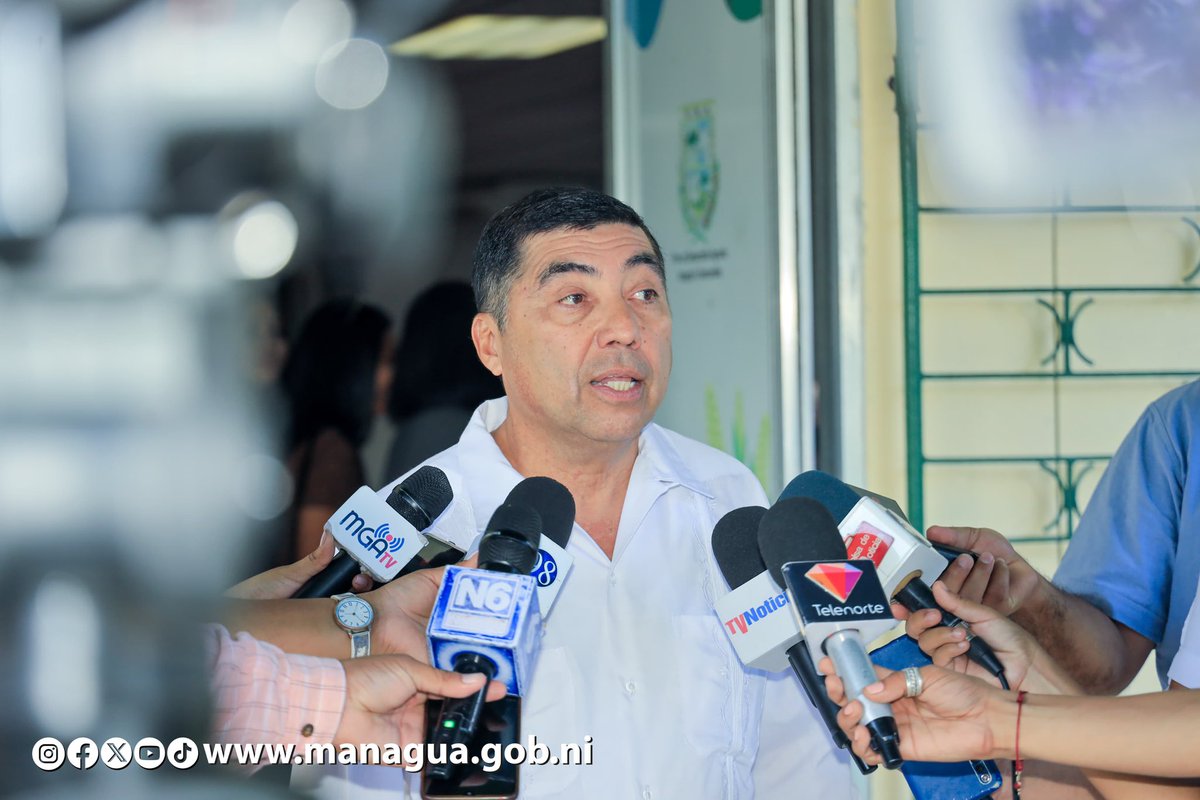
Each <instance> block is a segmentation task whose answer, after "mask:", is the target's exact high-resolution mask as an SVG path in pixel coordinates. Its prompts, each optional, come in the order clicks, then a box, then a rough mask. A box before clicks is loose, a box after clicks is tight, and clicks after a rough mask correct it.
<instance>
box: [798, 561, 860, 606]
mask: <svg viewBox="0 0 1200 800" xmlns="http://www.w3.org/2000/svg"><path fill="white" fill-rule="evenodd" d="M804 576H805V577H806V578H808V579H809V580H810V581H812V582H813V583H815V584H816V585H817V586H820V587H821V588H822V589H824V590H825V591H826V592H828V593H829V594H831V595H833V596H834V597H835V598H837V600H838V602H840V603H844V602H846V600H847V599H848V598H849V597H850V593H851V592H853V591H854V587H855V586H857V585H858V579H859V578H861V577H862V570H861V569H859V568H858V567H856V566H854V565H852V564H840V563H835V564H817V565H815V566H813V567H812V568H811V569H809V571H808V572H806V573H804Z"/></svg>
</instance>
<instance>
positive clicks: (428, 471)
mask: <svg viewBox="0 0 1200 800" xmlns="http://www.w3.org/2000/svg"><path fill="white" fill-rule="evenodd" d="M453 499H454V491H453V490H452V489H451V488H450V481H449V479H447V478H446V473H444V472H442V471H441V470H440V469H438V468H437V467H432V466H429V465H426V466H424V467H421V468H420V469H419V470H417V471H416V472H414V473H413V474H412V475H409V476H408V477H407V478H405V479H404V480H402V481H400V483H399V484H398V485H397V486H396V488H395V489H392V493H391V494H389V495H388V499H387V504H388V505H389V506H391V507H392V509H393V510H394V511H395V512H396V513H397V514H399V515H400V516H402V517H404V519H405V520H406V521H407V522H408V524H410V525H412V526H413V527H414V528H416V529H417V530H419V531H423V530H425V529H426V528H428V527H429V526H430V525H432V524H433V521H434V520H435V519H437V518H438V517H440V516H441V515H442V512H443V511H445V510H446V506H448V505H450V501H451V500H453Z"/></svg>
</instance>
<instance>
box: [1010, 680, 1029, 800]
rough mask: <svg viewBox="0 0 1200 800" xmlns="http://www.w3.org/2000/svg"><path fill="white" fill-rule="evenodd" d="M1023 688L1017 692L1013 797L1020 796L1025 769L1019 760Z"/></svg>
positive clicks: (1023, 700) (1024, 693) (1024, 692)
mask: <svg viewBox="0 0 1200 800" xmlns="http://www.w3.org/2000/svg"><path fill="white" fill-rule="evenodd" d="M1026 694H1028V692H1026V691H1025V690H1024V689H1022V690H1021V691H1019V692H1017V741H1016V745H1015V746H1014V747H1013V797H1020V796H1021V795H1020V791H1021V773H1022V772H1023V771H1024V770H1025V762H1024V761H1022V760H1021V706H1022V704H1024V702H1025V695H1026Z"/></svg>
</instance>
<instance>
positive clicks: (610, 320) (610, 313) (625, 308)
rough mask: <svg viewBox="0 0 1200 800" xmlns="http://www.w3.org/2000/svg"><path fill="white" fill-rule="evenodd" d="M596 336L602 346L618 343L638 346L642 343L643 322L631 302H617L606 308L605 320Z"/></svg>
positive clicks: (622, 345) (624, 345) (626, 345)
mask: <svg viewBox="0 0 1200 800" xmlns="http://www.w3.org/2000/svg"><path fill="white" fill-rule="evenodd" d="M597 333H598V336H597V337H596V338H597V340H598V342H599V344H600V346H601V347H608V346H609V345H618V346H621V347H638V346H639V345H640V344H641V343H642V324H641V320H639V319H638V316H637V313H636V312H635V311H634V309H632V308H630V307H629V304H628V303H626V302H624V301H622V302H615V303H612V304H610V305H609V306H608V308H607V309H606V310H605V314H604V318H603V322H602V323H601V327H600V330H599V331H598V332H597Z"/></svg>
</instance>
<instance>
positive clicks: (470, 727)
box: [426, 482, 549, 779]
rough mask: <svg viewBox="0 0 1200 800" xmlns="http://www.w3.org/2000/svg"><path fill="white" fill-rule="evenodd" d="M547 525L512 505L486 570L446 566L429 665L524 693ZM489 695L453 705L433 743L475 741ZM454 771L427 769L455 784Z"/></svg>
mask: <svg viewBox="0 0 1200 800" xmlns="http://www.w3.org/2000/svg"><path fill="white" fill-rule="evenodd" d="M522 483H524V482H522ZM520 486H521V484H518V487H520ZM525 492H530V493H531V494H534V495H538V494H540V493H539V492H536V491H532V490H530V489H528V488H526V489H522V492H521V494H524V493H525ZM513 493H516V489H514V490H513ZM513 493H510V494H509V497H510V498H511V497H512V494H513ZM519 496H520V495H519ZM526 497H528V496H527V495H526ZM548 505H549V504H548ZM542 527H543V523H542V519H541V516H540V515H539V514H538V512H537V511H535V510H534V509H533V508H532V507H531V504H517V503H512V502H507V501H506V502H505V503H504V504H502V505H501V506H500V507H499V508H497V509H496V511H495V513H494V514H492V518H491V520H490V521H489V522H488V524H487V528H486V530H485V532H484V534H483V537H482V538H481V539H480V540H479V567H478V568H477V569H470V568H467V567H459V566H449V567H446V572H445V574H444V575H443V577H442V584H441V586H440V587H439V588H438V594H437V599H436V600H435V601H434V604H433V611H432V613H431V614H430V616H429V628H428V631H427V634H428V639H429V655H430V658H429V663H431V664H432V665H433V666H435V667H437V668H438V669H443V670H448V671H453V672H462V673H471V672H480V673H483V674H484V675H486V676H487V678H488V680H489V681H490V680H497V681H499V682H501V683H503V684H504V685H505V688H506V689H507V690H508V693H509V694H511V695H518V696H519V695H521V694H522V693H523V691H524V689H525V684H526V682H527V680H528V676H529V674H530V672H531V671H532V668H533V662H534V658H535V656H536V654H537V647H538V644H539V635H538V634H539V633H540V631H541V612H540V610H539V606H538V596H537V591H536V588H535V587H536V585H537V582H536V581H535V580H534V579H533V577H532V576H530V575H529V571H530V570H531V569H532V568H533V565H534V563H536V561H537V557H538V545H539V543H540V540H541V529H542ZM486 694H487V685H486V684H485V685H484V686H483V688H481V689H480V690H479V692H477V693H476V694H475V695H473V696H471V697H467V698H462V699H447V700H446V701H445V702H444V703H443V704H442V712H441V716H440V717H439V718H438V721H437V725H436V726H435V727H434V729H433V732H432V734H431V737H430V743H431V744H447V745H451V746H452V745H454V744H466V743H468V742H470V741H471V740H472V739H473V738H474V736H475V731H476V729H477V727H478V724H479V717H480V714H481V712H482V710H483V704H484V698H485V696H486ZM454 767H455V765H452V764H449V763H446V764H431V765H429V766H427V767H426V769H427V770H428V771H429V774H430V775H431V776H432V777H434V778H442V779H449V778H450V777H451V776H452V775H453V773H454Z"/></svg>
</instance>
